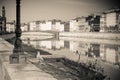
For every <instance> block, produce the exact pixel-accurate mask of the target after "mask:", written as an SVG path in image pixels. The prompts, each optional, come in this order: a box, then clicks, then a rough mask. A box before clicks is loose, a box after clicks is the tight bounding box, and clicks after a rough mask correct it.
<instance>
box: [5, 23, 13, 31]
mask: <svg viewBox="0 0 120 80" xmlns="http://www.w3.org/2000/svg"><path fill="white" fill-rule="evenodd" d="M6 31H7V32H15V23H14V22H7V24H6Z"/></svg>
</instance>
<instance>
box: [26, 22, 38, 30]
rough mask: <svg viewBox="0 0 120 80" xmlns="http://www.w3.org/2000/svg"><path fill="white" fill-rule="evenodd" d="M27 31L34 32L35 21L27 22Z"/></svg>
mask: <svg viewBox="0 0 120 80" xmlns="http://www.w3.org/2000/svg"><path fill="white" fill-rule="evenodd" d="M28 24H29V31H36V26H37V25H36V21H32V22H29V23H28Z"/></svg>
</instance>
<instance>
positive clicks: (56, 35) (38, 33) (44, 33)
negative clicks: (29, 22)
mask: <svg viewBox="0 0 120 80" xmlns="http://www.w3.org/2000/svg"><path fill="white" fill-rule="evenodd" d="M22 36H27V37H36V36H37V37H38V36H53V37H54V38H56V39H59V32H58V31H28V32H22Z"/></svg>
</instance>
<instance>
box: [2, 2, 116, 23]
mask: <svg viewBox="0 0 120 80" xmlns="http://www.w3.org/2000/svg"><path fill="white" fill-rule="evenodd" d="M117 5H118V1H117V0H21V22H29V21H34V20H51V19H61V20H63V21H68V20H70V19H72V18H74V17H77V16H86V15H88V14H91V13H100V12H103V11H105V10H107V9H109V8H112V7H114V6H117ZM2 6H5V7H6V16H7V21H11V20H15V17H16V14H15V13H16V11H15V9H16V0H0V8H2ZM0 15H1V9H0Z"/></svg>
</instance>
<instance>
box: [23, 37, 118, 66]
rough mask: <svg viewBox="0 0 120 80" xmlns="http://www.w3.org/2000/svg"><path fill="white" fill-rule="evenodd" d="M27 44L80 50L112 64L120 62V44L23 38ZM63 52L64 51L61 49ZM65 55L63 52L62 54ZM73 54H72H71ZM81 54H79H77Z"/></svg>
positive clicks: (50, 48)
mask: <svg viewBox="0 0 120 80" xmlns="http://www.w3.org/2000/svg"><path fill="white" fill-rule="evenodd" d="M23 42H24V43H25V44H28V45H31V46H33V47H35V48H37V49H39V48H45V49H48V50H53V51H54V50H57V51H59V50H62V49H66V52H64V53H65V54H67V50H69V51H70V52H71V53H73V54H74V53H75V52H76V51H78V52H79V53H80V55H81V56H84V57H86V58H92V59H100V60H102V61H105V62H109V63H112V64H119V63H120V45H117V44H103V43H101V44H100V43H99V44H98V43H90V42H85V41H84V42H82V41H67V40H43V41H41V40H30V39H29V38H28V39H26V40H23ZM61 53H62V51H61ZM62 55H63V54H62ZM71 56H72V55H71ZM77 56H79V55H77Z"/></svg>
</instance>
